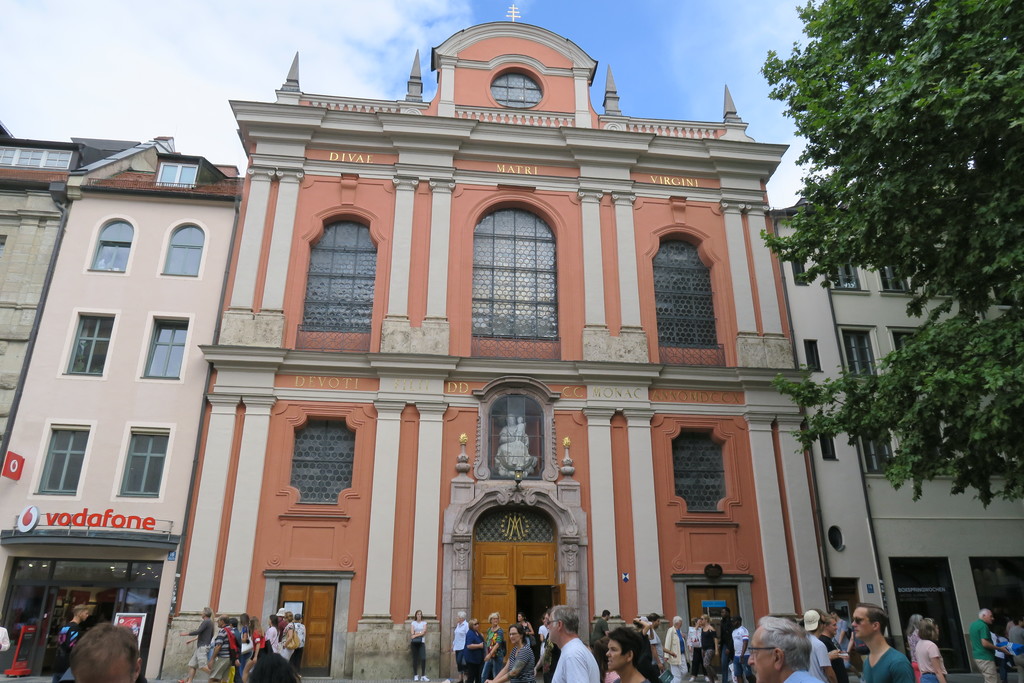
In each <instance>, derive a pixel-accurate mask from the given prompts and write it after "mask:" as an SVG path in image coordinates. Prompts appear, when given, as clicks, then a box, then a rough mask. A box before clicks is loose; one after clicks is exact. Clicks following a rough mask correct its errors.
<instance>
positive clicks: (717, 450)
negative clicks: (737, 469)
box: [672, 432, 725, 512]
mask: <svg viewBox="0 0 1024 683" xmlns="http://www.w3.org/2000/svg"><path fill="white" fill-rule="evenodd" d="M672 468H673V471H674V474H675V480H676V482H675V483H676V495H677V496H679V497H680V498H682V499H683V500H685V501H686V510H687V511H688V512H718V501H720V500H722V498H724V497H725V466H724V464H723V462H722V446H721V445H720V444H717V443H715V441H714V440H713V439H712V438H711V435H710V434H706V433H701V432H683V433H682V434H680V435H679V436H677V437H676V438H675V439H673V441H672Z"/></svg>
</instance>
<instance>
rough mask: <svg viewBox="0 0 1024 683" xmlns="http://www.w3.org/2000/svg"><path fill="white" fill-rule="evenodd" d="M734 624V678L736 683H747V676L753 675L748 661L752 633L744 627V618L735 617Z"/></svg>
mask: <svg viewBox="0 0 1024 683" xmlns="http://www.w3.org/2000/svg"><path fill="white" fill-rule="evenodd" d="M732 623H733V629H732V651H733V653H734V654H733V659H732V678H733V680H734V681H735V682H736V683H746V678H747V676H750V675H751V671H750V663H749V661H748V660H749V659H750V652H748V651H747V648H748V647H749V646H750V632H749V631H748V630H747V627H746V626H744V625H743V618H742V617H739V616H736V617H733V618H732Z"/></svg>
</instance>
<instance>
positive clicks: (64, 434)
mask: <svg viewBox="0 0 1024 683" xmlns="http://www.w3.org/2000/svg"><path fill="white" fill-rule="evenodd" d="M88 444H89V430H88V429H54V430H53V432H52V433H51V434H50V445H49V447H48V448H47V450H46V465H45V466H44V469H43V478H42V481H40V482H39V493H51V494H57V495H74V494H75V493H77V492H78V480H79V479H80V478H81V476H82V463H83V462H84V460H85V447H86V446H87V445H88Z"/></svg>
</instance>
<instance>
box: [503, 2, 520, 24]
mask: <svg viewBox="0 0 1024 683" xmlns="http://www.w3.org/2000/svg"><path fill="white" fill-rule="evenodd" d="M505 17H506V18H508V19H511V20H512V21H513V23H514V22H515V20H516V19H522V18H523V16H522V15H521V14H519V8H518V7H516V6H515V4H514V3H513V5H512V6H511V7H509V8H508V13H507V14H506V15H505Z"/></svg>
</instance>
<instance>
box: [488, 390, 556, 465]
mask: <svg viewBox="0 0 1024 683" xmlns="http://www.w3.org/2000/svg"><path fill="white" fill-rule="evenodd" d="M473 395H474V396H476V397H477V400H479V401H480V417H479V419H478V420H477V444H478V446H477V456H476V463H475V466H474V468H473V474H474V475H475V476H476V478H477V480H483V479H506V480H512V479H513V478H514V477H513V475H512V472H511V470H512V464H511V463H512V462H523V461H524V454H525V455H529V456H531V457H536V459H537V462H536V464H535V465H534V467H533V468H531V469H529V470H528V471H526V470H525V469H524V472H523V480H524V481H531V480H532V481H538V480H542V481H555V480H556V479H557V478H558V454H557V452H556V451H557V449H556V444H555V401H557V400H558V399H559V394H558V393H556V392H553V391H551V390H550V389H548V388H547V386H546V385H544V384H542V383H541V382H538V381H537V380H535V379H532V378H530V377H524V376H520V375H506V376H504V377H499V378H498V379H495V380H494V381H492V382H490V383H489V384H488V385H487V386H485V387H484V388H483V389H477V390H476V391H474V392H473Z"/></svg>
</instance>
